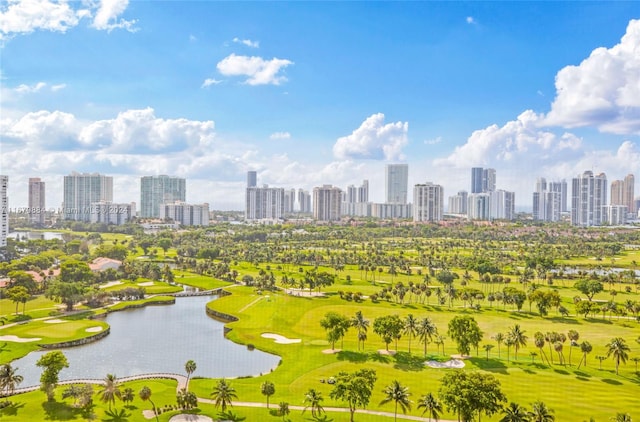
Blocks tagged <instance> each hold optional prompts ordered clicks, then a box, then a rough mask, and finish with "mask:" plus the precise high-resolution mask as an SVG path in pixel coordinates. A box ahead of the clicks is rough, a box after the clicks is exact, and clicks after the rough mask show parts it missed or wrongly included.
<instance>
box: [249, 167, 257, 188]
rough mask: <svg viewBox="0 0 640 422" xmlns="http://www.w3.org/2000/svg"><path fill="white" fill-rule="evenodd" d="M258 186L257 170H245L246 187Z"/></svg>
mask: <svg viewBox="0 0 640 422" xmlns="http://www.w3.org/2000/svg"><path fill="white" fill-rule="evenodd" d="M256 186H258V172H257V171H253V170H252V171H248V172H247V187H248V188H255V187H256Z"/></svg>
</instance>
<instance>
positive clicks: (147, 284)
mask: <svg viewBox="0 0 640 422" xmlns="http://www.w3.org/2000/svg"><path fill="white" fill-rule="evenodd" d="M138 286H142V287H149V286H153V281H145V282H144V283H138ZM178 416H180V415H178ZM187 416H188V415H187Z"/></svg>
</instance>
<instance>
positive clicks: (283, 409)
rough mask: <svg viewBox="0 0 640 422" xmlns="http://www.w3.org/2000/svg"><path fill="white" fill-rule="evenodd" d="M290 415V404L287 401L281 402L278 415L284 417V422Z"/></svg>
mask: <svg viewBox="0 0 640 422" xmlns="http://www.w3.org/2000/svg"><path fill="white" fill-rule="evenodd" d="M289 413H291V410H289V403H287V402H286V401H281V402H280V404H279V405H278V414H280V416H282V420H283V421H284V418H286V417H287V415H288V414H289Z"/></svg>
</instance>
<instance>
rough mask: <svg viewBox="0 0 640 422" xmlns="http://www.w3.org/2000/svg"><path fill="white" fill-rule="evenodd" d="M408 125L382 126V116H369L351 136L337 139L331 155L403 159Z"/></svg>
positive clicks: (379, 114)
mask: <svg viewBox="0 0 640 422" xmlns="http://www.w3.org/2000/svg"><path fill="white" fill-rule="evenodd" d="M408 130H409V123H407V122H395V123H387V124H384V114H382V113H377V114H373V115H371V116H369V117H368V118H367V119H366V120H365V121H364V122H362V124H361V125H360V127H359V128H357V129H356V130H354V131H353V132H352V133H351V135H348V136H343V137H341V138H338V140H337V141H336V143H335V144H334V145H333V155H334V156H335V157H336V158H338V159H340V160H344V159H358V158H369V159H375V160H381V159H386V160H399V159H403V156H402V148H403V147H404V146H405V145H406V144H407V142H408V141H407V132H408Z"/></svg>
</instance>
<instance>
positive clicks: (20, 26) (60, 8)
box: [0, 0, 136, 40]
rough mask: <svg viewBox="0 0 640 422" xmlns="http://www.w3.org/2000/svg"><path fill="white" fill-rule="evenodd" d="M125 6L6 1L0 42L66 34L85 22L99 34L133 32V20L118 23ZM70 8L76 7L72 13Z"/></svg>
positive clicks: (121, 2) (119, 2)
mask: <svg viewBox="0 0 640 422" xmlns="http://www.w3.org/2000/svg"><path fill="white" fill-rule="evenodd" d="M128 3H129V2H128V0H100V1H98V2H85V1H83V2H67V1H65V0H58V1H52V0H8V1H7V2H6V3H5V4H3V5H2V6H0V40H7V39H9V38H11V37H13V36H14V35H17V34H29V33H31V32H34V31H37V30H42V31H52V32H62V33H65V32H66V31H67V30H69V29H71V28H74V27H75V26H77V25H78V24H79V23H80V21H81V20H82V19H84V18H87V19H91V18H93V20H92V22H91V24H90V26H91V27H93V28H95V29H98V30H107V31H111V30H113V29H118V28H120V29H126V30H128V31H135V28H134V27H133V25H134V24H135V22H136V21H135V20H125V19H120V20H118V16H120V15H121V14H122V13H124V11H125V10H126V8H127V6H128ZM72 6H79V7H78V8H76V9H74V8H73V7H72ZM83 7H85V8H83Z"/></svg>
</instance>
